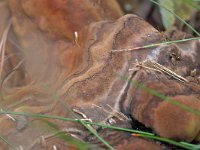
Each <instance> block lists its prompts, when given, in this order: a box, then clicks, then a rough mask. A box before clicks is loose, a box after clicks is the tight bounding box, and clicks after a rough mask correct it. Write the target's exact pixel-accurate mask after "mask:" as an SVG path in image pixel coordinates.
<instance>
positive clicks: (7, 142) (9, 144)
mask: <svg viewBox="0 0 200 150" xmlns="http://www.w3.org/2000/svg"><path fill="white" fill-rule="evenodd" d="M0 139H1V140H2V141H4V142H5V143H6V144H8V146H9V147H10V148H11V149H13V150H16V148H15V146H14V145H13V144H12V143H10V142H9V141H8V140H6V139H5V138H4V137H3V136H1V135H0Z"/></svg>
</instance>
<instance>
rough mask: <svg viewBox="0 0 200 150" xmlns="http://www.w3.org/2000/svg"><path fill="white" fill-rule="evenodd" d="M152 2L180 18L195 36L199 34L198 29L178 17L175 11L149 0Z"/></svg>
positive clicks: (179, 18)
mask: <svg viewBox="0 0 200 150" xmlns="http://www.w3.org/2000/svg"><path fill="white" fill-rule="evenodd" d="M150 1H151V2H152V3H154V4H156V5H158V6H159V7H162V8H164V9H165V10H167V11H169V12H170V13H172V14H173V15H174V16H175V17H176V18H177V19H178V20H180V21H181V22H182V23H184V24H185V25H186V26H187V27H188V28H190V29H191V30H192V31H193V32H194V33H195V34H196V35H197V36H200V33H199V32H198V31H196V30H195V29H194V28H193V27H192V26H191V25H190V24H189V23H187V22H186V21H185V20H184V19H182V18H181V17H179V16H178V15H177V14H176V13H174V12H172V11H171V10H169V9H168V8H166V7H165V6H163V5H161V4H159V3H158V2H156V1H155V0H150Z"/></svg>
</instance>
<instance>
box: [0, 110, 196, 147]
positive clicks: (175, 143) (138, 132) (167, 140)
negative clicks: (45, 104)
mask: <svg viewBox="0 0 200 150" xmlns="http://www.w3.org/2000/svg"><path fill="white" fill-rule="evenodd" d="M0 114H10V115H23V116H27V117H39V118H41V117H42V118H48V119H59V120H64V121H73V122H79V123H83V125H84V126H85V125H86V124H89V125H94V126H99V127H102V128H108V129H113V130H118V131H125V132H131V133H136V134H139V135H140V136H143V137H146V138H151V139H155V140H158V141H162V142H165V143H168V144H172V145H175V146H178V147H181V148H185V149H188V150H196V149H197V148H198V146H199V145H194V144H190V143H187V142H177V141H175V140H171V139H168V138H162V137H159V136H155V135H154V134H152V133H149V132H144V131H139V130H132V129H127V128H120V127H115V126H108V125H105V124H100V123H95V122H87V121H83V120H79V119H72V118H65V117H60V116H49V115H43V114H33V113H25V112H10V111H2V112H0ZM87 127H88V126H87ZM93 134H95V133H93ZM97 136H98V135H97ZM100 138H101V137H100ZM110 149H112V147H110Z"/></svg>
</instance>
